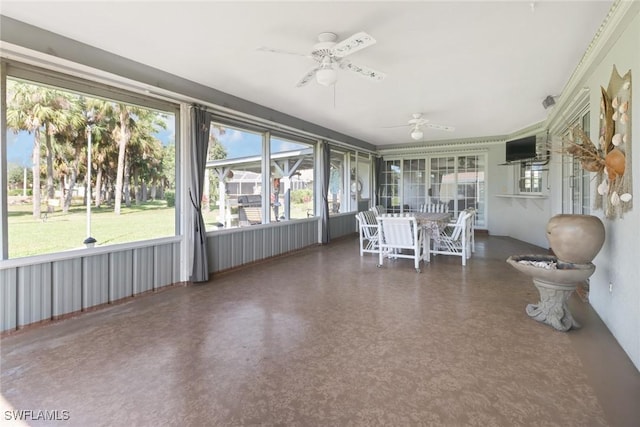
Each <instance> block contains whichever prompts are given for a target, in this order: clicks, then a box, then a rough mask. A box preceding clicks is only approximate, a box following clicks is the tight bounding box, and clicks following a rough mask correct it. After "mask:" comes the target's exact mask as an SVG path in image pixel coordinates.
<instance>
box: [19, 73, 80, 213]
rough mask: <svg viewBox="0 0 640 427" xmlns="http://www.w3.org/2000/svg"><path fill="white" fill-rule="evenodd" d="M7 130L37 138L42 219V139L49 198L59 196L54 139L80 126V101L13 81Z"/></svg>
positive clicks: (36, 190)
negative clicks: (77, 105)
mask: <svg viewBox="0 0 640 427" xmlns="http://www.w3.org/2000/svg"><path fill="white" fill-rule="evenodd" d="M7 94H8V96H7V127H9V128H10V129H12V130H13V131H14V132H16V133H18V132H20V131H27V132H29V133H30V134H33V136H34V138H33V155H32V162H33V216H34V218H39V217H40V204H41V194H40V157H41V155H42V153H41V144H42V140H41V139H42V137H43V136H44V142H45V148H46V178H47V197H48V198H49V199H53V198H54V196H55V186H54V182H53V180H54V171H53V157H54V147H53V138H54V136H55V135H56V134H57V133H58V132H59V131H60V129H62V128H64V127H65V126H69V125H71V126H73V125H77V124H78V122H75V123H74V120H77V115H76V113H77V110H76V108H75V107H74V102H76V101H77V97H75V96H74V95H72V94H71V93H68V92H63V91H59V90H56V89H49V88H45V87H42V86H37V85H33V84H29V83H24V82H18V81H14V80H9V81H8V84H7Z"/></svg>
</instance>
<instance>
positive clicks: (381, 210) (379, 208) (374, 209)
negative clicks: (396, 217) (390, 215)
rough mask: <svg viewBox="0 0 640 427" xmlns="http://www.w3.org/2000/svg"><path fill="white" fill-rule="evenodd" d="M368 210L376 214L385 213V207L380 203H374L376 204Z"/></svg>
mask: <svg viewBox="0 0 640 427" xmlns="http://www.w3.org/2000/svg"><path fill="white" fill-rule="evenodd" d="M369 210H370V211H372V212H374V213H375V214H376V216H380V215H384V214H386V213H387V208H385V207H384V206H382V205H376V206H374V207H372V208H371V209H369Z"/></svg>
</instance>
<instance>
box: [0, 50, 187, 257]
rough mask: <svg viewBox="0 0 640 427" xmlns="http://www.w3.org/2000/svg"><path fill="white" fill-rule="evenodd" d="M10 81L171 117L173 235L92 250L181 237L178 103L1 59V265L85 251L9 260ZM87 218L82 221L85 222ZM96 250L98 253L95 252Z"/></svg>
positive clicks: (81, 249)
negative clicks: (8, 118)
mask: <svg viewBox="0 0 640 427" xmlns="http://www.w3.org/2000/svg"><path fill="white" fill-rule="evenodd" d="M8 79H13V80H17V81H24V82H27V83H29V84H34V85H38V86H42V87H49V88H52V89H56V90H61V91H68V92H71V93H74V94H78V95H81V96H86V97H89V98H97V99H103V100H106V101H110V102H117V103H123V104H127V105H132V106H136V107H141V108H145V109H149V110H154V111H158V112H162V113H167V114H172V115H173V121H174V135H173V136H174V144H175V167H174V170H173V174H174V180H175V187H176V188H175V200H176V202H175V203H176V204H175V208H174V224H173V234H172V235H170V236H161V237H151V238H148V239H142V240H135V241H131V242H123V243H115V244H108V245H106V246H100V247H96V248H91V250H92V251H94V252H97V253H102V251H107V252H108V251H111V250H113V248H118V247H139V246H145V245H146V244H148V242H151V241H158V240H159V241H165V240H167V239H170V240H174V239H175V238H176V237H177V236H179V235H180V223H181V213H180V212H181V209H180V206H179V200H181V196H182V194H181V191H182V190H181V188H182V180H181V176H182V173H181V166H180V165H181V164H182V150H181V133H180V131H179V130H180V128H181V118H182V116H181V105H180V103H179V102H177V101H168V100H165V99H159V98H156V97H153V96H151V95H147V94H141V93H137V92H135V91H133V90H130V89H123V88H119V87H115V86H110V85H107V84H104V83H100V82H96V81H92V80H87V79H85V78H82V77H79V76H75V75H71V74H65V73H62V72H59V71H54V70H50V69H46V68H42V67H38V66H35V65H30V64H25V63H22V62H19V61H16V60H12V59H7V58H0V88H1V90H0V141H2V143H1V144H0V147H2V148H1V150H0V185H1V188H0V198H1V202H0V203H1V205H0V209H1V215H0V216H1V218H2V220H1V221H0V243H1V245H0V263H1V264H2V265H5V264H6V263H7V262H8V261H12V262H18V263H21V262H23V260H27V261H28V262H32V261H37V260H43V259H47V260H49V259H58V258H60V259H65V258H67V257H68V254H70V253H83V252H84V251H87V250H88V248H82V247H78V248H77V249H70V250H63V251H53V252H46V253H41V254H34V255H28V256H24V257H16V258H10V257H9V224H8V187H7V182H8V181H7V180H8V177H7V173H8V152H7V144H6V143H5V138H6V135H7V131H8V128H7V123H6V109H7V80H8ZM86 221H87V219H85V222H86ZM98 249H99V250H98Z"/></svg>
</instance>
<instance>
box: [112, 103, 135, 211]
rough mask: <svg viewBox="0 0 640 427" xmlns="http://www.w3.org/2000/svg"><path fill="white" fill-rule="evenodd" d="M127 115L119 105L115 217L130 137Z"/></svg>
mask: <svg viewBox="0 0 640 427" xmlns="http://www.w3.org/2000/svg"><path fill="white" fill-rule="evenodd" d="M128 121H129V113H128V112H127V110H126V107H125V106H124V105H120V132H119V133H120V135H119V138H118V170H117V175H116V189H115V193H116V194H115V203H114V209H113V211H114V212H115V214H116V215H120V209H121V205H122V185H123V181H124V163H125V153H126V150H127V143H128V142H129V138H130V137H131V133H130V132H129V124H128Z"/></svg>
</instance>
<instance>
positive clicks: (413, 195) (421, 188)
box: [402, 159, 426, 212]
mask: <svg viewBox="0 0 640 427" xmlns="http://www.w3.org/2000/svg"><path fill="white" fill-rule="evenodd" d="M425 168H426V162H425V160H424V159H411V160H405V161H404V163H403V169H402V173H403V181H402V193H403V194H402V205H403V208H402V211H403V212H412V211H413V212H415V211H417V210H418V208H419V207H420V205H423V204H424V203H425V201H426V170H425Z"/></svg>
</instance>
